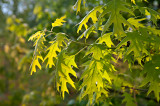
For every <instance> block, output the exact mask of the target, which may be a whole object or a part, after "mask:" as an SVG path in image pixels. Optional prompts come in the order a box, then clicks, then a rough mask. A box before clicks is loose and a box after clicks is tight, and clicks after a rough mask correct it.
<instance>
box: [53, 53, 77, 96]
mask: <svg viewBox="0 0 160 106" xmlns="http://www.w3.org/2000/svg"><path fill="white" fill-rule="evenodd" d="M72 66H74V67H76V68H77V65H76V63H75V55H71V56H68V55H66V54H65V51H61V52H60V53H59V55H58V60H57V64H56V84H57V90H58V91H60V92H62V97H63V99H64V97H65V92H67V93H69V91H68V88H67V83H68V84H70V85H71V86H72V87H73V88H75V85H74V82H73V81H72V79H71V77H70V75H69V74H72V75H73V76H75V77H77V76H76V72H75V71H74V70H73V69H72Z"/></svg>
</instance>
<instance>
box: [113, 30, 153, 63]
mask: <svg viewBox="0 0 160 106" xmlns="http://www.w3.org/2000/svg"><path fill="white" fill-rule="evenodd" d="M145 38H146V37H145V35H144V34H139V33H138V32H137V31H134V32H128V33H127V36H126V37H125V38H124V39H123V40H122V41H121V42H120V43H119V44H118V45H117V48H116V50H117V49H119V48H120V47H121V46H123V45H126V43H127V42H128V41H130V46H129V47H128V49H127V51H126V52H125V54H124V56H125V57H127V55H129V54H130V53H131V52H132V51H133V52H134V58H135V59H136V60H138V63H139V64H141V60H142V58H143V54H146V55H150V54H149V52H148V51H147V50H146V48H145V46H144V45H143V42H144V41H146V39H145Z"/></svg>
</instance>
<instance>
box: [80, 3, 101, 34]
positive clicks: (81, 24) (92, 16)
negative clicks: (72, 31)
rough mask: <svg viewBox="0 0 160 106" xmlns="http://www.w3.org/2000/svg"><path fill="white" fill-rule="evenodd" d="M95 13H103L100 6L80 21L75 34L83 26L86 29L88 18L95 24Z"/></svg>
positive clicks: (96, 19)
mask: <svg viewBox="0 0 160 106" xmlns="http://www.w3.org/2000/svg"><path fill="white" fill-rule="evenodd" d="M97 12H100V13H102V12H103V9H102V6H98V7H95V8H94V9H93V10H91V11H90V12H89V13H88V14H87V15H86V16H85V17H84V18H83V19H82V21H81V22H80V23H79V27H78V30H77V33H79V31H80V30H81V29H82V26H83V25H84V27H85V29H88V25H87V22H88V20H89V19H90V18H91V19H92V21H93V23H96V22H97V21H98V18H97Z"/></svg>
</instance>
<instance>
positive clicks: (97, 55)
mask: <svg viewBox="0 0 160 106" xmlns="http://www.w3.org/2000/svg"><path fill="white" fill-rule="evenodd" d="M101 48H102V46H101V45H99V44H94V45H92V46H91V47H90V48H89V50H88V51H87V52H86V54H85V55H88V54H91V53H92V57H93V58H94V59H96V60H100V59H101V58H102V57H103V53H102V49H101Z"/></svg>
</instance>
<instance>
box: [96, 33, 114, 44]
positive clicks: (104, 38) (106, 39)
mask: <svg viewBox="0 0 160 106" xmlns="http://www.w3.org/2000/svg"><path fill="white" fill-rule="evenodd" d="M111 35H112V32H111V33H106V34H104V35H103V36H102V37H99V38H98V41H99V42H98V43H103V42H105V44H106V45H107V46H108V47H111V46H112V45H114V44H113V42H112V41H111V38H110V36H111Z"/></svg>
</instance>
